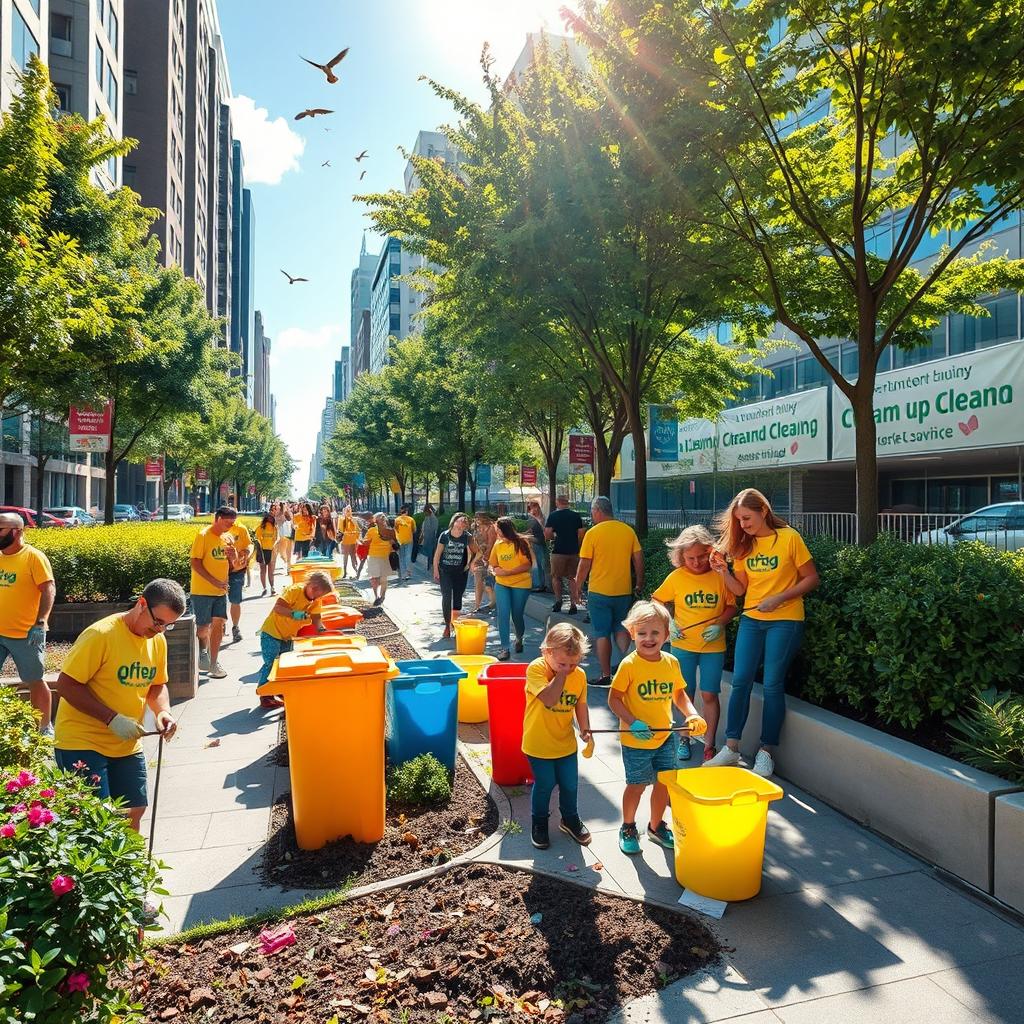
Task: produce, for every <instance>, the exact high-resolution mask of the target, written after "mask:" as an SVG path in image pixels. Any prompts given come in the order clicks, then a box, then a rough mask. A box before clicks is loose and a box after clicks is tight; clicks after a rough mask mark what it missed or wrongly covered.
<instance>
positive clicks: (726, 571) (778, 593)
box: [707, 488, 818, 778]
mask: <svg viewBox="0 0 1024 1024" xmlns="http://www.w3.org/2000/svg"><path fill="white" fill-rule="evenodd" d="M717 525H718V527H719V528H720V529H721V537H720V539H719V542H718V550H717V551H716V552H715V554H713V555H712V558H711V568H712V569H714V570H715V572H717V573H718V574H719V575H720V576H721V577H722V580H723V581H724V583H725V585H726V586H727V587H728V588H729V590H730V591H731V592H732V593H733V594H735V595H736V596H737V597H742V598H743V615H742V616H741V618H740V628H739V632H738V633H737V634H736V653H735V655H734V658H733V662H734V664H733V671H732V692H731V693H730V694H729V713H728V716H727V719H726V729H725V740H726V745H725V746H724V747H723V748H722V749H721V750H720V751H719V752H718V753H717V754H716V755H715V756H714V757H713V758H712V759H711V760H710V761H708V762H707V763H708V764H709V765H716V766H717V765H735V764H739V762H740V753H739V750H740V736H741V734H742V732H743V725H744V723H745V722H746V720H747V711H748V710H749V707H750V691H751V688H752V687H753V685H754V675H755V673H756V672H757V669H758V665H759V664H760V663H761V660H762V658H763V659H764V674H763V680H764V708H763V711H762V714H761V744H760V748H759V749H758V751H757V754H756V756H755V757H754V764H753V771H754V772H756V773H757V774H758V775H762V776H764V777H765V778H767V777H768V776H769V775H771V774H772V773H773V772H774V771H775V761H774V759H773V758H772V754H771V750H770V749H769V748H771V747H775V746H776V745H777V744H778V742H779V734H780V733H781V731H782V721H783V719H784V718H785V716H786V672H787V671H788V669H789V665H790V662H792V660H793V656H794V655H795V654H796V652H797V651H798V650H799V649H800V643H801V641H802V640H803V634H804V595H805V594H809V593H810V592H811V591H812V590H814V588H815V587H816V586H817V585H818V570H817V569H816V568H815V567H814V561H813V560H812V559H811V553H810V552H809V551H808V550H807V545H806V544H805V543H804V541H803V538H802V537H801V536H800V534H799V533H797V532H796V530H794V529H793V528H792V527H791V526H788V525H787V524H786V521H785V520H784V519H781V518H780V517H779V516H777V515H776V514H775V513H774V512H773V511H772V507H771V505H770V504H769V503H768V499H767V498H766V497H765V496H764V495H763V494H762V493H761V492H760V491H756V490H754V489H753V488H748V489H747V490H745V491H740V493H739V494H737V495H736V497H735V498H733V499H732V501H731V502H730V503H729V507H728V508H727V509H726V510H725V512H723V513H722V514H721V516H720V517H719V520H718V523H717ZM727 560H728V561H731V563H732V568H731V571H730V567H729V564H728V561H727Z"/></svg>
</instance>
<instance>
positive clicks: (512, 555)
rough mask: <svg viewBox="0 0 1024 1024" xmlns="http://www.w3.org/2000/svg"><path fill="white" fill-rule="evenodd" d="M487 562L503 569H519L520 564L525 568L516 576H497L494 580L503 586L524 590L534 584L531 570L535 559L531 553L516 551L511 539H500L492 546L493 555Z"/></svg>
mask: <svg viewBox="0 0 1024 1024" xmlns="http://www.w3.org/2000/svg"><path fill="white" fill-rule="evenodd" d="M487 564H488V565H500V566H501V567H502V569H518V568H519V567H520V566H523V567H524V568H525V571H524V572H518V573H516V574H515V575H514V576H495V577H494V582H495V583H498V584H500V585H501V586H503V587H513V588H514V589H516V590H523V589H528V588H530V587H532V586H533V574H532V573H531V571H530V570H531V569H532V568H533V561H532V560H531V559H530V557H529V555H524V554H521V553H520V552H519V551H516V546H515V544H513V543H512V541H510V540H499V541H498V542H497V543H496V544H495V545H494V547H493V548H491V555H490V558H488V559H487Z"/></svg>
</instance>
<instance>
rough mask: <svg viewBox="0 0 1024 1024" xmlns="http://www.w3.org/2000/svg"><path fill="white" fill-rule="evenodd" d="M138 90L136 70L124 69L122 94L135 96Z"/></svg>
mask: <svg viewBox="0 0 1024 1024" xmlns="http://www.w3.org/2000/svg"><path fill="white" fill-rule="evenodd" d="M138 92H139V75H138V72H136V71H126V72H125V73H124V94H125V95H126V96H136V95H138Z"/></svg>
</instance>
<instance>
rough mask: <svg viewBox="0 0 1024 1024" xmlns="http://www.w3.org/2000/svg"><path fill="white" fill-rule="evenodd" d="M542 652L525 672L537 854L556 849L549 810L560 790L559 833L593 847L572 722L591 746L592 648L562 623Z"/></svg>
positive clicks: (573, 628) (527, 744) (577, 631)
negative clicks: (581, 805)
mask: <svg viewBox="0 0 1024 1024" xmlns="http://www.w3.org/2000/svg"><path fill="white" fill-rule="evenodd" d="M540 649H541V657H539V658H538V659H537V660H536V661H534V662H531V663H530V666H529V668H528V669H527V670H526V713H525V715H524V717H523V753H524V754H525V755H526V756H527V758H528V760H529V762H530V766H531V767H532V769H533V778H534V783H533V795H532V798H531V805H532V806H531V810H532V814H533V827H532V830H531V832H530V839H531V841H532V842H533V845H534V846H536V847H537V849H538V850H546V849H547V848H548V847H549V846H550V845H551V841H550V839H549V838H548V807H549V804H550V802H551V794H552V792H553V791H554V789H555V786H557V787H558V810H559V811H560V813H561V815H562V820H561V824H560V825H559V828H560V829H561V830H562V831H563V832H564V833H565V834H566V835H568V836H571V837H572V838H573V839H575V840H576V842H577V843H579V844H580V845H581V846H589V845H590V838H591V837H590V832H589V830H588V829H587V826H586V825H584V824H583V822H582V821H581V820H580V815H579V810H578V807H577V793H578V790H579V767H578V765H577V763H576V736H575V735H574V733H573V728H572V722H573V718H574V717H575V719H576V722H577V723H578V725H579V730H580V738H581V739H582V740H583V742H584V743H586V742H587V740H589V739H590V712H589V710H588V708H587V677H586V675H585V673H584V672H583V670H582V669H581V668H580V667H579V665H580V661H581V659H582V658H583V657H584V655H585V654H586V653H587V651H588V650H589V649H590V645H589V644H588V642H587V638H586V637H585V636H584V635H583V632H582V631H581V630H580V629H577V627H576V626H574V625H572V624H571V623H569V622H560V623H558V624H557V625H555V626H552V627H551V629H549V630H548V634H547V636H546V637H544V642H543V643H542V644H541V648H540Z"/></svg>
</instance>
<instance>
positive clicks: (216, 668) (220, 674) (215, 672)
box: [210, 661, 228, 679]
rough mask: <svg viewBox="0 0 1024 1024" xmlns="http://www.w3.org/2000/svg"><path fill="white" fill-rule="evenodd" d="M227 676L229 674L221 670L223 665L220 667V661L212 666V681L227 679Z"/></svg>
mask: <svg viewBox="0 0 1024 1024" xmlns="http://www.w3.org/2000/svg"><path fill="white" fill-rule="evenodd" d="M227 675H228V674H227V672H225V671H224V669H223V668H221V665H220V662H219V661H215V662H214V663H213V664H212V665H211V666H210V678H211V679H226V678H227Z"/></svg>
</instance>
